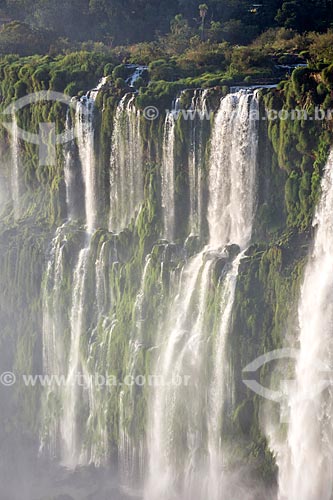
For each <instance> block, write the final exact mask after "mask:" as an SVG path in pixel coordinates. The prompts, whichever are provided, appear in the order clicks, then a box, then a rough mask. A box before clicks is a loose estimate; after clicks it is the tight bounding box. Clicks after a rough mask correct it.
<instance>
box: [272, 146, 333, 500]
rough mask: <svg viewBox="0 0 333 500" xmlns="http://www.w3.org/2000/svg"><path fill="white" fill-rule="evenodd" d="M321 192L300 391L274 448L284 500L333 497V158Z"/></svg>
mask: <svg viewBox="0 0 333 500" xmlns="http://www.w3.org/2000/svg"><path fill="white" fill-rule="evenodd" d="M321 187H322V194H321V200H320V202H319V205H318V208H317V210H316V214H315V217H314V222H313V225H314V226H315V227H316V237H315V242H314V247H313V250H312V251H311V254H310V256H309V260H308V264H307V266H306V269H305V276H304V281H303V285H302V289H301V297H300V301H299V306H298V318H299V328H300V335H299V349H300V350H299V358H298V360H297V363H296V386H295V388H294V389H293V390H291V391H290V392H289V400H288V407H289V424H288V425H289V426H288V435H287V441H286V442H283V443H282V444H281V443H280V444H276V443H275V442H274V443H273V448H275V449H276V450H275V451H276V452H277V461H278V465H279V500H296V499H299V498H302V499H304V500H316V499H319V498H320V499H322V500H330V499H331V495H332V491H333V425H332V412H333V393H332V388H331V385H332V378H331V374H330V373H331V372H330V367H331V366H332V362H333V359H332V347H333V345H332V342H333V338H332V324H333V305H332V297H333V275H332V269H333V216H332V215H333V153H331V154H330V157H329V159H328V162H327V165H326V170H325V173H324V177H323V180H322V186H321ZM274 445H275V446H274Z"/></svg>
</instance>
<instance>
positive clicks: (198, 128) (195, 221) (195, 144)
mask: <svg viewBox="0 0 333 500" xmlns="http://www.w3.org/2000/svg"><path fill="white" fill-rule="evenodd" d="M207 94H208V90H204V91H201V90H196V91H195V92H194V95H193V98H192V103H191V111H192V113H193V114H194V117H193V119H191V120H190V152H189V189H190V234H191V235H200V234H201V226H202V216H203V214H202V175H203V174H202V170H203V163H204V151H203V124H204V121H205V120H204V118H207V116H208V105H207Z"/></svg>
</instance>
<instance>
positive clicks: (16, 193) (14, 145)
mask: <svg viewBox="0 0 333 500" xmlns="http://www.w3.org/2000/svg"><path fill="white" fill-rule="evenodd" d="M11 128H12V130H11V134H12V140H11V149H12V169H11V173H12V178H11V185H12V186H11V187H12V189H11V191H12V199H13V205H14V216H15V219H18V218H19V217H20V212H21V202H20V198H21V187H20V149H19V141H18V125H17V120H16V117H15V115H13V118H12V127H11Z"/></svg>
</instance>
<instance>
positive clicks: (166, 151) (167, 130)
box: [161, 111, 176, 241]
mask: <svg viewBox="0 0 333 500" xmlns="http://www.w3.org/2000/svg"><path fill="white" fill-rule="evenodd" d="M175 125H176V116H175V114H174V112H173V111H171V112H168V113H167V115H166V117H165V123H164V135H163V152H162V153H163V156H162V168H161V191H162V192H161V196H162V212H163V223H164V237H165V238H166V239H167V240H168V241H173V239H174V232H175Z"/></svg>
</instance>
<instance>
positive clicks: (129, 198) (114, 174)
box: [109, 94, 144, 232]
mask: <svg viewBox="0 0 333 500" xmlns="http://www.w3.org/2000/svg"><path fill="white" fill-rule="evenodd" d="M143 181H144V172H143V148H142V139H141V133H140V111H138V110H137V109H136V107H135V95H134V94H126V95H125V96H124V97H123V98H122V100H121V101H120V103H119V104H118V107H117V110H116V114H115V119H114V124H113V136H112V149H111V168H110V222H109V229H110V231H113V232H119V231H121V230H122V229H124V228H126V227H127V226H128V225H129V223H130V222H131V220H132V219H133V217H134V216H135V214H136V212H137V211H138V210H139V208H140V206H141V204H142V202H143Z"/></svg>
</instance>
